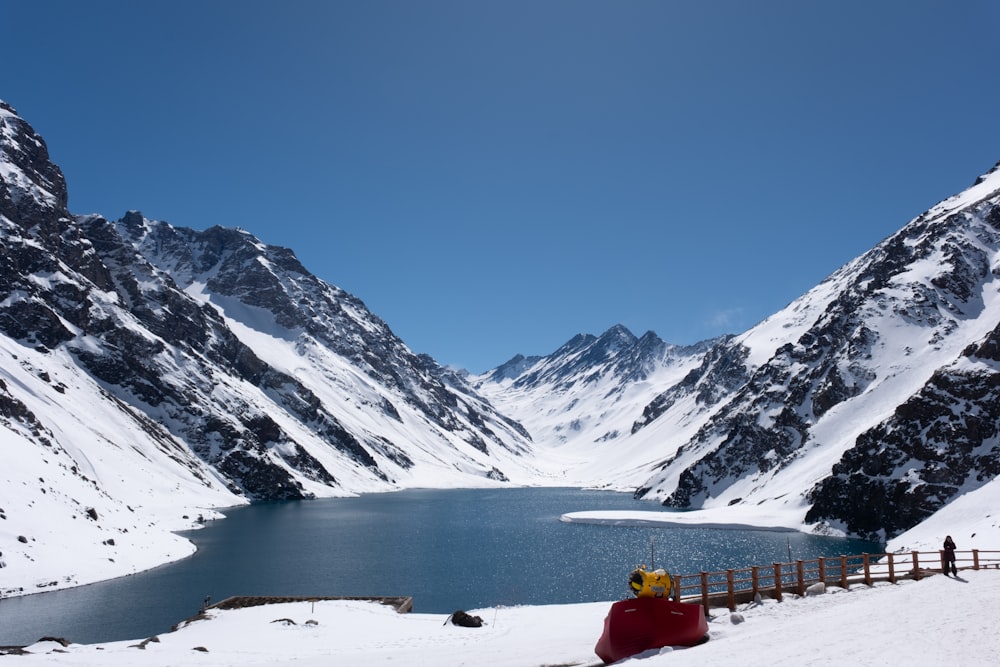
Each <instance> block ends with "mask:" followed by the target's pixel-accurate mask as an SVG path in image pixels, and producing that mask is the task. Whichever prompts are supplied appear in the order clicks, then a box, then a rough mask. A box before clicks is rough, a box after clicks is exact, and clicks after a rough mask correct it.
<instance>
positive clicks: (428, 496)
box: [0, 488, 881, 645]
mask: <svg viewBox="0 0 1000 667" xmlns="http://www.w3.org/2000/svg"><path fill="white" fill-rule="evenodd" d="M608 509H619V510H621V509H632V510H635V509H638V510H646V511H650V510H663V511H667V510H665V509H664V508H661V507H659V506H658V505H656V504H654V503H650V502H648V501H638V500H634V499H633V498H632V497H631V495H629V494H622V493H611V492H605V491H582V490H579V489H552V488H544V489H499V490H496V489H494V490H484V489H471V490H470V489H452V490H408V491H400V492H397V493H385V494H372V495H366V496H362V497H359V498H338V499H324V500H313V501H303V502H285V503H268V504H263V505H254V506H251V507H240V508H235V509H232V510H227V511H226V516H227V518H226V519H225V520H221V521H214V522H211V523H210V524H209V526H208V527H207V528H206V529H203V530H199V531H193V532H190V533H187V534H186V535H187V536H188V537H190V538H191V539H192V540H193V541H194V542H195V543H196V544H197V546H198V551H197V553H196V554H195V555H193V556H191V557H190V558H187V559H185V560H183V561H179V562H177V563H172V564H170V565H164V566H162V567H159V568H156V569H154V570H150V571H148V572H144V573H141V574H137V575H133V576H129V577H124V578H121V579H116V580H112V581H108V582H103V583H99V584H92V585H89V586H82V587H79V588H74V589H68V590H64V591H53V592H49V593H40V594H36V595H29V596H25V597H20V598H7V599H3V600H0V645H23V644H29V643H32V642H34V641H35V640H37V639H38V638H40V637H42V636H56V637H64V638H66V639H69V640H72V641H74V642H81V643H93V642H101V641H113V640H121V639H140V638H145V637H149V636H152V635H154V634H160V633H163V632H166V631H168V630H169V629H170V627H171V626H172V625H174V624H175V623H177V622H179V621H181V620H183V619H185V618H188V617H190V616H192V615H194V614H196V613H197V612H198V610H199V608H200V607H201V605H202V602H203V600H204V599H205V597H206V596H211V598H212V600H213V601H216V602H217V601H220V600H222V599H224V598H226V597H229V596H232V595H317V596H339V595H348V596H354V595H357V596H368V595H389V596H398V595H406V596H411V597H413V601H414V611H415V612H423V613H441V614H449V613H451V612H453V611H455V610H456V609H481V608H487V607H492V606H496V605H506V606H510V605H516V604H562V603H573V602H595V601H602V600H618V599H621V598H623V597H626V596H629V594H628V588H627V579H628V574H629V573H630V572H631V570H632V568H633V567H635V566H636V565H637V564H641V563H646V564H649V561H650V544H651V541H652V543H653V544H654V545H655V558H656V565H657V566H658V567H665V568H667V570H668V571H671V572H676V573H681V574H689V573H696V572H701V571H703V570H705V571H718V570H724V569H726V568H738V567H745V566H749V565H765V564H769V563H772V562H775V561H781V562H785V561H787V560H788V559H789V550H790V551H791V556H792V558H793V559H800V558H801V559H809V558H816V557H818V556H836V555H841V554H855V553H863V552H866V551H867V552H869V553H877V552H879V551H880V550H881V548H880V546H879V545H875V544H872V543H869V542H863V541H859V540H845V539H837V538H829V537H819V536H813V535H804V534H801V533H794V532H769V531H749V530H719V529H705V528H651V527H648V526H642V527H639V526H601V525H585V524H567V523H562V522H560V521H559V516H560V515H562V514H565V513H567V512H576V511H585V510H608Z"/></svg>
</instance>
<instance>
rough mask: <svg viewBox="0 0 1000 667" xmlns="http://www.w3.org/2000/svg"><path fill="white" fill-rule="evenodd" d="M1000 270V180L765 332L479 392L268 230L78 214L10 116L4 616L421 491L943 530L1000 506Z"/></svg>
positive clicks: (603, 356) (522, 374) (604, 351)
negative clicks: (198, 544)
mask: <svg viewBox="0 0 1000 667" xmlns="http://www.w3.org/2000/svg"><path fill="white" fill-rule="evenodd" d="M998 275H1000V170H998V169H996V168H995V169H994V170H993V171H992V172H990V173H989V174H987V175H985V176H984V177H982V178H981V179H980V180H979V181H977V182H976V184H974V185H973V186H972V187H971V188H970V189H969V190H967V191H965V192H963V193H961V194H959V195H957V196H956V197H953V198H951V199H948V200H946V201H944V202H942V203H941V204H939V205H938V206H935V207H934V208H932V209H931V210H929V211H927V212H926V213H924V214H923V215H921V216H920V217H918V218H916V219H915V220H913V221H912V222H910V223H909V224H908V225H906V226H905V227H903V229H902V230H900V232H898V233H897V234H895V235H893V236H892V237H890V238H888V239H886V240H885V241H884V242H883V243H881V244H879V245H878V246H876V247H875V248H873V249H872V250H871V251H869V252H868V253H866V254H865V255H863V256H861V257H859V258H857V259H856V260H854V261H852V262H851V263H849V264H847V265H846V266H844V267H843V268H841V269H840V270H838V271H837V272H835V273H834V274H833V275H831V276H830V277H829V278H828V279H827V280H825V281H824V282H823V283H821V284H820V285H817V286H816V287H815V288H814V289H812V290H810V291H809V292H808V293H806V294H805V295H803V296H802V297H800V298H799V299H797V300H796V301H794V302H793V303H791V304H790V305H789V306H788V307H786V308H785V309H784V310H782V311H780V312H778V313H776V314H774V315H772V316H771V317H769V318H768V319H767V320H765V321H764V322H761V323H760V324H759V325H757V326H756V327H754V328H753V329H751V330H749V331H747V332H744V333H742V334H740V335H736V336H726V337H723V338H719V339H716V340H711V341H705V342H703V343H699V344H697V345H693V346H690V347H679V346H676V345H671V344H669V343H666V342H664V341H662V340H661V339H660V338H658V337H657V336H656V334H654V333H653V332H647V333H646V334H644V335H643V336H641V337H636V336H634V335H633V334H632V333H631V332H630V331H628V330H627V329H626V328H624V327H622V326H615V327H612V328H611V329H609V330H608V331H606V332H604V333H603V334H601V335H600V336H594V335H590V334H580V335H578V336H576V337H574V338H572V339H571V340H570V341H568V342H567V343H566V344H565V345H563V346H562V347H560V348H559V349H558V350H556V351H555V352H553V353H552V354H550V355H547V356H531V357H525V356H522V355H518V356H516V357H514V358H513V359H511V360H510V361H509V362H507V363H506V364H503V365H502V366H500V367H498V368H497V369H495V370H493V371H491V372H489V373H486V374H484V375H481V376H468V375H466V374H463V373H461V372H457V371H453V370H449V369H445V368H442V367H441V366H439V365H438V364H437V363H436V362H435V361H434V360H433V359H431V358H430V357H428V356H426V355H417V354H414V353H413V352H411V351H410V350H409V349H408V348H407V347H406V345H405V344H404V343H403V342H402V341H400V340H399V339H398V338H397V337H396V336H395V335H394V334H393V333H392V331H391V330H390V329H389V327H388V326H387V325H386V324H385V323H384V322H383V321H382V320H380V319H379V318H378V317H376V316H375V315H374V314H372V313H371V312H369V311H368V309H367V308H366V307H365V306H364V304H363V303H362V302H361V301H360V300H358V299H357V298H355V297H353V296H352V295H350V294H348V293H346V292H344V291H343V290H340V289H338V288H337V287H334V286H332V285H329V284H327V283H325V282H323V281H322V280H319V279H318V278H316V277H315V276H313V275H312V274H311V273H309V271H308V270H307V269H306V268H305V267H303V266H302V265H301V263H300V262H299V261H298V260H297V259H296V257H295V255H294V253H293V252H292V251H291V250H288V249H285V248H279V247H274V246H269V245H266V244H264V243H262V242H260V241H259V240H258V239H256V238H254V237H253V236H252V235H251V234H250V233H248V232H247V231H244V230H241V229H238V228H223V227H213V228H211V229H207V230H204V231H195V230H192V229H186V228H183V227H174V226H173V225H170V224H167V223H165V222H159V221H154V220H149V219H147V218H145V217H144V216H142V215H141V214H140V213H138V212H135V211H132V212H129V213H127V214H126V215H125V216H124V217H122V218H121V219H120V220H116V221H109V220H107V219H105V218H103V217H101V216H99V215H89V216H75V215H73V214H71V213H70V212H69V211H68V209H67V189H66V183H65V181H64V179H63V176H62V174H61V172H60V170H59V168H58V167H56V166H55V165H54V164H52V163H51V162H50V160H49V158H48V153H47V149H46V146H45V143H44V141H43V140H42V139H41V138H40V137H39V136H38V135H37V134H36V133H35V132H34V130H33V129H32V128H31V127H30V126H29V125H28V124H27V123H26V122H25V121H24V120H22V119H21V118H20V117H18V116H17V114H16V113H15V112H14V110H13V109H12V108H11V107H9V106H7V105H6V104H3V103H2V102H0V447H2V452H3V460H4V465H3V466H0V597H3V596H5V595H8V594H20V593H23V592H26V591H25V589H24V587H23V586H24V584H25V582H32V581H34V582H37V583H35V584H34V585H35V586H38V587H61V586H68V585H74V584H78V583H86V582H85V581H83V580H82V579H80V578H79V577H77V576H76V575H74V573H73V572H66V571H65V563H67V562H79V561H86V562H88V563H91V566H88V567H87V568H86V571H87V572H88V575H87V576H88V577H90V578H91V580H93V578H94V577H98V578H101V577H109V576H117V575H120V574H124V573H127V572H129V571H137V570H139V569H145V568H148V567H151V566H153V565H156V564H159V563H162V562H165V561H168V560H172V559H176V558H180V557H182V556H184V555H187V554H188V553H190V550H191V545H190V543H189V542H187V541H185V540H183V539H181V538H179V537H176V536H174V535H172V534H170V532H169V531H175V530H179V529H183V528H190V527H192V526H196V525H197V524H198V521H197V519H196V518H197V517H198V516H199V515H202V514H208V515H209V516H211V515H212V510H211V508H218V507H223V506H228V505H234V504H241V503H246V502H250V501H253V500H269V499H296V498H310V497H319V496H336V495H349V494H354V493H361V492H370V491H387V490H392V489H396V488H403V487H416V486H428V487H469V486H482V485H494V484H503V483H515V484H553V485H580V486H583V485H586V486H596V487H602V488H612V489H617V490H627V491H629V492H635V493H636V495H637V496H639V497H642V498H646V499H649V500H651V501H657V502H661V503H663V504H665V505H667V506H670V507H676V508H684V509H704V510H706V511H709V512H715V511H718V510H720V509H721V510H725V511H727V512H730V513H740V512H742V513H743V514H746V513H747V512H752V513H756V514H758V515H766V516H768V517H769V518H770V517H777V518H776V519H775V521H776V522H777V525H784V526H791V527H804V528H805V529H809V530H814V531H816V532H821V533H829V534H852V535H857V536H862V537H867V538H870V539H873V540H879V541H884V540H888V539H891V538H893V537H895V536H898V535H900V534H903V533H905V531H908V530H909V529H911V528H913V527H914V526H917V525H918V524H921V522H924V523H925V524H933V525H938V523H940V521H941V520H942V517H943V516H945V515H947V512H948V511H950V510H949V509H948V508H951V507H954V508H961V507H968V506H976V507H979V506H981V505H982V504H983V503H985V504H987V505H988V504H989V502H988V501H989V498H992V497H995V496H993V495H991V494H993V492H994V491H996V490H998V489H1000V482H997V481H996V479H997V475H998V472H1000V435H998V433H997V424H1000V388H998V387H1000V372H998V371H1000V282H998ZM991 489H992V490H991ZM984 491H986V492H987V493H985V494H984V493H983V492H984ZM973 497H974V498H975V499H976V500H975V502H973V500H972V499H973ZM984 499H985V500H984ZM976 503H978V504H976ZM729 508H733V509H731V510H730V509H729ZM955 511H956V512H958V511H959V509H955ZM935 513H937V516H936V517H935V518H934V519H933V520H931V519H930V517H932V515H935ZM716 516H720V515H716ZM935 521H936V522H937V523H935ZM994 528H995V526H994ZM94 564H97V565H94ZM56 573H58V576H55V575H56Z"/></svg>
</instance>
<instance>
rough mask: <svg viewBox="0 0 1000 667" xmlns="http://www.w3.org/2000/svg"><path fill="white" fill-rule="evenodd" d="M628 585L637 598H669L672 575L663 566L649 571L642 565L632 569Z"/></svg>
mask: <svg viewBox="0 0 1000 667" xmlns="http://www.w3.org/2000/svg"><path fill="white" fill-rule="evenodd" d="M628 585H629V588H631V589H632V593H633V594H634V595H635V596H636V597H637V598H669V597H670V587H671V585H672V584H671V581H670V575H669V574H667V571H666V570H664V569H663V568H657V569H655V570H653V571H649V570H647V569H646V566H645V565H640V566H639V567H637V568H635V569H634V570H632V574H630V575H629V578H628Z"/></svg>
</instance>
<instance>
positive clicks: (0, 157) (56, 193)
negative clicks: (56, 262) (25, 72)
mask: <svg viewBox="0 0 1000 667" xmlns="http://www.w3.org/2000/svg"><path fill="white" fill-rule="evenodd" d="M66 208H67V194H66V180H65V179H64V178H63V173H62V170H60V169H59V167H57V166H56V165H55V164H53V163H52V162H51V160H50V159H49V150H48V147H47V146H46V145H45V141H44V140H43V139H42V138H41V137H40V136H39V135H38V134H37V133H36V132H35V130H34V128H32V127H31V125H29V124H28V123H27V121H25V120H24V119H22V118H21V117H20V116H18V115H17V112H16V111H15V110H14V107H12V106H11V105H9V104H7V103H6V102H4V101H3V100H0V215H3V216H6V217H7V218H8V219H9V220H11V221H15V222H17V223H18V224H20V225H22V226H23V227H24V228H25V229H27V228H29V227H31V226H34V225H37V224H42V225H43V226H45V225H46V224H47V223H51V222H52V221H53V220H54V219H55V218H58V217H59V216H60V215H65V213H66Z"/></svg>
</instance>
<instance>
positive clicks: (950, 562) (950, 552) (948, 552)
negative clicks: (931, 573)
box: [941, 535, 958, 577]
mask: <svg viewBox="0 0 1000 667" xmlns="http://www.w3.org/2000/svg"><path fill="white" fill-rule="evenodd" d="M941 565H942V567H943V568H944V573H945V575H947V574H948V567H949V566H951V573H952V574H953V575H955V576H956V577H957V576H958V568H957V567H955V541H954V540H952V539H951V535H948V536H947V537H945V538H944V551H942V552H941Z"/></svg>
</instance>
